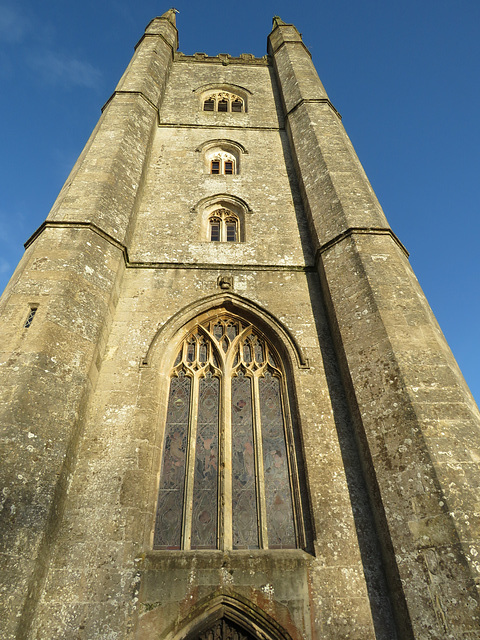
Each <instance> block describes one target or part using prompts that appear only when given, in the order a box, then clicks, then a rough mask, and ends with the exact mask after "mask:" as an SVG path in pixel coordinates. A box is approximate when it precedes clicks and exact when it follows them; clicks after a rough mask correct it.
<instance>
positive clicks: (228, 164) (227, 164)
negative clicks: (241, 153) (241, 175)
mask: <svg viewBox="0 0 480 640" xmlns="http://www.w3.org/2000/svg"><path fill="white" fill-rule="evenodd" d="M232 174H233V162H230V161H228V160H227V162H225V175H227V176H231V175H232Z"/></svg>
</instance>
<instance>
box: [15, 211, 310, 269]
mask: <svg viewBox="0 0 480 640" xmlns="http://www.w3.org/2000/svg"><path fill="white" fill-rule="evenodd" d="M52 228H53V229H81V230H87V231H91V232H92V233H95V234H97V235H98V236H100V237H101V238H102V239H103V240H106V241H107V242H108V243H109V244H111V245H112V246H114V247H115V248H116V249H118V250H119V251H121V252H122V254H123V259H124V261H125V266H126V267H127V269H197V270H208V271H214V270H222V271H223V270H229V271H284V272H289V271H300V272H304V273H308V272H312V271H314V270H315V267H314V265H313V264H311V265H308V264H306V265H298V264H297V265H295V264H294V265H284V264H280V265H276V264H228V263H216V262H215V263H211V262H199V263H195V264H192V263H184V262H155V261H151V262H142V261H132V260H130V258H129V255H128V249H127V247H126V246H125V245H124V244H123V243H122V242H119V241H118V240H116V239H115V238H114V237H113V236H111V235H110V234H108V233H106V232H105V231H103V229H100V227H98V226H97V225H96V224H94V223H93V222H81V221H78V222H76V221H70V220H63V221H57V220H45V222H43V224H41V225H40V227H39V228H38V229H37V230H36V231H35V232H34V233H33V234H32V235H31V236H30V238H29V239H28V240H27V241H26V242H25V244H24V247H25V249H28V248H29V247H30V246H31V245H32V244H33V243H34V242H35V240H37V238H39V237H40V235H41V234H42V233H43V232H44V231H45V229H52Z"/></svg>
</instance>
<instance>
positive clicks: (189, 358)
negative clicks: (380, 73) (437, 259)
mask: <svg viewBox="0 0 480 640" xmlns="http://www.w3.org/2000/svg"><path fill="white" fill-rule="evenodd" d="M1 323H2V324H1V332H0V335H1V340H2V349H1V361H0V364H1V366H0V375H1V377H2V387H1V388H2V400H1V412H2V413H1V415H2V419H1V428H2V440H1V442H2V454H1V482H2V484H1V502H0V504H1V512H0V513H1V529H0V533H1V537H2V547H1V553H2V555H1V558H2V570H1V580H2V582H1V587H0V589H1V590H0V594H1V603H2V604H1V606H2V613H1V616H0V618H1V620H2V628H1V631H0V636H1V638H2V640H13V639H15V640H27V639H28V640H33V639H35V640H43V639H46V638H48V639H49V640H73V639H82V640H92V639H94V638H95V639H109V640H113V639H115V640H117V639H118V640H126V639H131V640H133V639H137V640H138V639H142V640H143V639H147V638H148V639H160V638H161V639H168V640H177V639H178V640H179V639H180V638H187V639H188V640H190V639H192V640H193V639H194V638H202V639H205V640H207V639H210V638H211V639H212V640H213V638H215V639H220V638H223V637H225V638H232V640H233V639H234V638H235V639H236V638H238V639H239V640H240V639H242V640H244V639H247V638H248V639H249V640H250V639H253V638H262V639H264V640H266V639H268V640H300V639H301V638H305V639H306V640H320V639H332V640H333V639H334V638H335V639H339V638H351V639H355V640H363V639H367V638H368V639H372V640H373V639H377V640H380V639H381V640H392V639H394V638H399V639H402V640H403V639H413V638H415V639H418V640H420V639H422V640H427V639H429V640H433V639H439V638H451V639H455V640H459V639H460V638H462V639H467V638H468V639H469V640H473V639H474V638H477V639H478V638H480V611H479V594H478V584H479V577H480V573H479V570H480V561H479V558H480V555H479V554H480V544H479V537H480V531H479V522H480V515H479V511H480V507H479V498H478V491H479V488H480V474H479V468H478V467H479V462H480V429H479V415H478V410H477V408H476V407H475V404H474V402H473V400H472V398H471V395H470V394H469V391H468V389H467V387H466V385H465V383H464V381H463V379H462V376H461V374H460V372H459V370H458V367H457V365H456V363H455V361H454V358H453V356H452V355H451V353H450V351H449V349H448V346H447V345H446V343H445V340H444V338H443V336H442V334H441V332H440V330H439V328H438V326H437V324H436V322H435V319H434V317H433V315H432V312H431V311H430V309H429V307H428V304H427V302H426V300H425V298H424V296H423V294H422V291H421V290H420V287H419V285H418V283H417V280H416V279H415V276H414V274H413V273H412V270H411V268H410V265H409V262H408V258H407V252H406V250H405V248H404V247H403V245H402V244H401V242H400V241H399V239H398V238H397V237H396V236H395V234H394V233H393V232H392V231H391V229H390V228H389V226H388V224H387V222H386V219H385V216H384V214H383V212H382V209H381V207H380V205H379V203H378V201H377V199H376V197H375V194H374V193H373V191H372V188H371V186H370V184H369V182H368V180H367V178H366V176H365V173H364V171H363V169H362V166H361V164H360V162H359V161H358V159H357V156H356V155H355V152H354V150H353V148H352V146H351V144H350V141H349V139H348V137H347V135H346V133H345V131H344V129H343V126H342V123H341V119H340V116H339V114H338V112H337V111H336V109H335V108H334V106H333V105H332V104H331V102H330V100H329V98H328V96H327V93H326V92H325V89H324V87H323V86H322V83H321V82H320V80H319V78H318V76H317V73H316V71H315V69H314V67H313V64H312V62H311V58H310V54H309V52H308V50H307V49H306V47H305V45H304V44H303V42H302V39H301V37H300V35H299V33H298V31H297V29H296V28H295V27H294V26H293V25H291V24H286V23H285V22H283V21H282V20H280V18H278V17H275V18H274V21H273V29H272V32H271V34H270V36H269V39H268V55H267V56H265V57H263V58H255V57H254V56H252V55H249V54H243V55H241V56H240V57H238V58H233V57H231V56H229V55H219V56H217V57H209V56H206V55H205V54H199V53H197V54H195V55H194V56H186V55H183V54H181V53H178V52H177V29H176V26H175V11H174V10H170V11H167V13H165V14H164V15H163V16H161V17H160V18H155V19H154V20H152V22H151V23H150V24H149V25H148V27H147V29H146V31H145V34H144V36H143V37H142V38H141V40H140V42H139V43H138V45H137V47H136V50H135V54H134V56H133V59H132V61H131V63H130V65H129V66H128V68H127V70H126V71H125V73H124V75H123V77H122V78H121V80H120V82H119V84H118V87H117V89H116V90H115V92H114V93H113V95H112V97H111V99H110V100H109V101H108V103H107V104H106V105H105V107H104V109H103V113H102V116H101V118H100V121H99V123H98V125H97V127H96V128H95V130H94V132H93V133H92V135H91V137H90V139H89V141H88V143H87V145H86V147H85V149H84V151H83V152H82V154H81V155H80V157H79V159H78V161H77V163H76V165H75V166H74V168H73V170H72V173H71V174H70V176H69V178H68V180H67V182H66V184H65V186H64V187H63V189H62V191H61V192H60V195H59V196H58V199H57V201H56V202H55V204H54V206H53V209H52V211H51V212H50V214H49V216H48V218H47V220H46V221H45V223H44V224H43V225H42V226H41V227H40V228H39V229H38V231H37V232H36V233H35V234H34V235H33V236H32V237H31V238H30V239H29V240H28V242H27V243H26V252H25V255H24V257H23V259H22V261H21V262H20V264H19V266H18V268H17V270H16V272H15V274H14V276H13V278H12V280H11V281H10V283H9V285H8V287H7V289H6V291H5V293H4V296H3V298H2V302H1Z"/></svg>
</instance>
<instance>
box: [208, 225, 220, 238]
mask: <svg viewBox="0 0 480 640" xmlns="http://www.w3.org/2000/svg"><path fill="white" fill-rule="evenodd" d="M210 240H211V241H212V242H219V241H220V223H219V222H212V223H211V224H210Z"/></svg>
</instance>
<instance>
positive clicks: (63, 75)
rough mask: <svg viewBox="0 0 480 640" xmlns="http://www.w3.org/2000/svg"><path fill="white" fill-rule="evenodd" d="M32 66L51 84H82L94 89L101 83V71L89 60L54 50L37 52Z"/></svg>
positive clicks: (32, 60)
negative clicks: (83, 60) (71, 56)
mask: <svg viewBox="0 0 480 640" xmlns="http://www.w3.org/2000/svg"><path fill="white" fill-rule="evenodd" d="M29 64H30V66H31V67H32V68H33V69H34V71H36V72H37V73H38V74H40V76H41V78H42V80H44V81H45V82H47V83H49V84H59V85H63V86H67V87H69V86H80V87H88V88H90V89H93V88H95V87H97V86H98V85H99V82H100V79H101V73H100V71H99V70H98V69H96V68H95V67H94V66H93V65H91V64H90V63H89V62H82V61H81V60H77V59H76V58H69V57H67V56H64V55H62V54H59V53H54V52H53V51H43V52H37V53H36V54H35V56H34V57H33V56H31V57H30V60H29Z"/></svg>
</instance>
